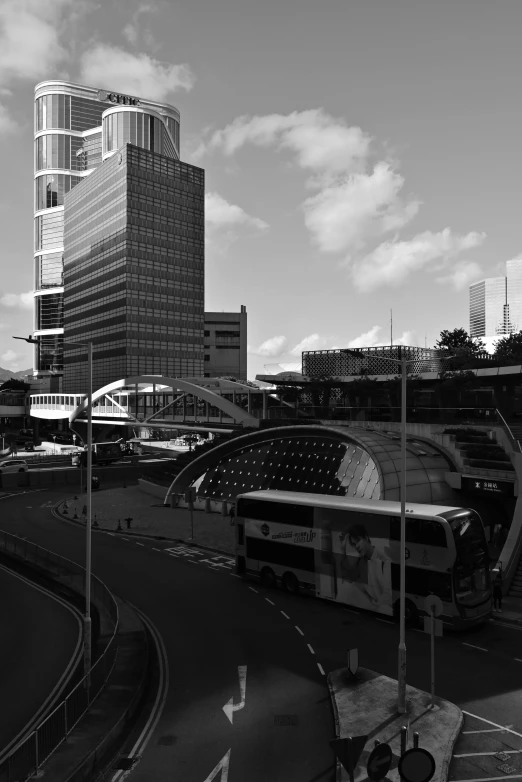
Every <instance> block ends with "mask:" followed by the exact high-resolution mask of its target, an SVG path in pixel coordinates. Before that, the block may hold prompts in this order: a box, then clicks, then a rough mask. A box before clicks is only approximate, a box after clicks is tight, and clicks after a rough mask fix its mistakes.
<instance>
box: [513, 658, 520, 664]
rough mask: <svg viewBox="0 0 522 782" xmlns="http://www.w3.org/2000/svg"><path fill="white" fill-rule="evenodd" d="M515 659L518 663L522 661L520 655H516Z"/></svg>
mask: <svg viewBox="0 0 522 782" xmlns="http://www.w3.org/2000/svg"><path fill="white" fill-rule="evenodd" d="M514 659H515V660H516V661H517V663H522V660H521V659H520V657H515V658H514Z"/></svg>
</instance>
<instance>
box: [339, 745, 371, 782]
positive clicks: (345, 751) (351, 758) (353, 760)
mask: <svg viewBox="0 0 522 782" xmlns="http://www.w3.org/2000/svg"><path fill="white" fill-rule="evenodd" d="M367 741H368V736H349V737H348V738H346V739H334V740H333V741H331V742H330V746H331V748H332V749H333V751H334V752H335V754H336V757H337V758H338V759H339V760H340V761H341V764H342V766H343V768H344V769H345V771H347V772H348V773H349V774H350V779H351V780H352V782H353V770H354V768H355V766H356V765H357V761H358V760H359V758H360V757H361V753H362V751H363V749H364V745H365V744H366V742H367Z"/></svg>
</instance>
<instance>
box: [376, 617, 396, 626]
mask: <svg viewBox="0 0 522 782" xmlns="http://www.w3.org/2000/svg"><path fill="white" fill-rule="evenodd" d="M375 618H376V619H377V621H378V622H384V623H385V624H387V625H391V624H394V622H391V621H390V620H389V619H381V617H380V616H376V617H375Z"/></svg>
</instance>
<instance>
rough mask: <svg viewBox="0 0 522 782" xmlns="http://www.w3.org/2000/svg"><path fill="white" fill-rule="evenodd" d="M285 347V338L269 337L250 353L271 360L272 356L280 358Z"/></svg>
mask: <svg viewBox="0 0 522 782" xmlns="http://www.w3.org/2000/svg"><path fill="white" fill-rule="evenodd" d="M286 345H287V339H286V337H283V336H280V337H270V339H266V340H265V341H264V342H262V343H261V345H260V346H259V347H258V348H254V349H253V350H252V353H254V355H257V356H267V357H270V358H272V357H273V356H280V355H281V354H282V353H284V352H285V347H286Z"/></svg>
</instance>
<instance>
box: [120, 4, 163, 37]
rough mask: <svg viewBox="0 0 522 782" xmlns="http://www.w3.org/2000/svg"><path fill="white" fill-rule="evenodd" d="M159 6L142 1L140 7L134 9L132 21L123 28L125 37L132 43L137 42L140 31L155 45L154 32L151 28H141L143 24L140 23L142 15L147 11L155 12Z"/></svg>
mask: <svg viewBox="0 0 522 782" xmlns="http://www.w3.org/2000/svg"><path fill="white" fill-rule="evenodd" d="M157 10H158V9H157V7H156V6H154V5H151V4H150V3H142V4H141V5H140V6H138V8H137V9H136V10H135V11H134V13H133V14H132V17H131V21H130V22H129V23H128V24H126V25H125V27H124V28H123V30H122V34H123V35H124V36H125V38H126V39H127V40H128V42H129V43H130V44H136V42H137V40H138V37H139V34H140V32H141V33H142V35H143V36H144V37H145V38H146V41H147V43H148V44H149V45H154V43H155V41H154V37H153V36H152V33H151V32H150V30H148V29H147V30H143V31H142V30H141V24H138V22H139V18H140V16H142V15H143V14H146V13H155V12H156V11H157Z"/></svg>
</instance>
